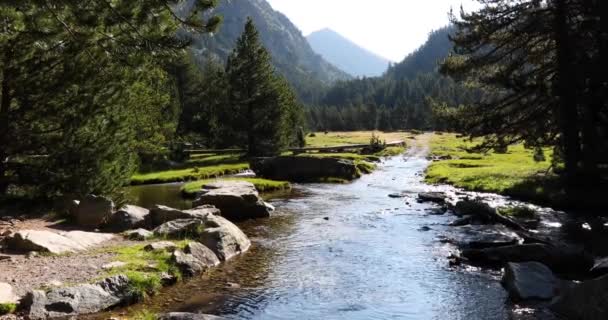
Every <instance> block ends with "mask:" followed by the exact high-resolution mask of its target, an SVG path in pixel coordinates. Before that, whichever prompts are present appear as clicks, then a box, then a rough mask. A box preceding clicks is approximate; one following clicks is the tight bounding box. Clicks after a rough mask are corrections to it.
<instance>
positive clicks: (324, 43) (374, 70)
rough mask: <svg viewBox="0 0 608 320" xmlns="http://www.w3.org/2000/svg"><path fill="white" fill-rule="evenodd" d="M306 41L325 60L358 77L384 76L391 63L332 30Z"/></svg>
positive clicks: (315, 34) (311, 36)
mask: <svg viewBox="0 0 608 320" xmlns="http://www.w3.org/2000/svg"><path fill="white" fill-rule="evenodd" d="M306 39H308V43H310V46H311V47H312V49H313V50H314V51H315V52H316V53H318V54H319V55H321V56H322V57H323V58H324V59H325V60H327V61H329V62H330V63H331V64H333V65H335V66H337V67H339V68H340V69H342V70H344V71H346V72H348V73H349V74H351V75H353V76H356V77H375V76H380V75H382V74H383V73H384V72H385V71H386V70H387V69H388V66H389V63H390V61H389V60H388V59H385V58H383V57H381V56H380V55H378V54H375V53H373V52H371V51H369V50H368V49H365V48H363V47H361V46H360V45H358V44H356V43H354V42H353V41H352V40H350V39H348V38H346V37H345V36H343V35H341V34H340V33H338V32H336V31H335V30H333V29H330V28H323V29H321V30H318V31H315V32H313V33H311V34H309V35H308V36H307V37H306Z"/></svg>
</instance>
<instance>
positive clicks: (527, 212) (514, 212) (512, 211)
mask: <svg viewBox="0 0 608 320" xmlns="http://www.w3.org/2000/svg"><path fill="white" fill-rule="evenodd" d="M498 212H499V213H500V214H502V215H504V216H507V217H513V218H522V219H534V218H536V210H534V209H532V208H530V207H526V206H518V207H502V208H498Z"/></svg>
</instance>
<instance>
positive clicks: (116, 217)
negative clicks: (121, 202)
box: [107, 205, 150, 232]
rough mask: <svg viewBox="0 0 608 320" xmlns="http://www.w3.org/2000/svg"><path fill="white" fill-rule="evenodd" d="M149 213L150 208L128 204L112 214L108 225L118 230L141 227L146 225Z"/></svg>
mask: <svg viewBox="0 0 608 320" xmlns="http://www.w3.org/2000/svg"><path fill="white" fill-rule="evenodd" d="M148 214H150V210H148V209H146V208H142V207H138V206H132V205H126V206H124V207H122V208H120V210H118V211H116V212H115V213H114V214H113V215H112V217H111V218H110V220H109V221H108V223H107V227H108V228H109V229H111V230H114V231H117V232H122V231H126V230H130V229H137V228H141V227H143V226H144V225H145V222H146V217H147V216H148Z"/></svg>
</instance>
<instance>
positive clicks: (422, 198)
mask: <svg viewBox="0 0 608 320" xmlns="http://www.w3.org/2000/svg"><path fill="white" fill-rule="evenodd" d="M447 197H448V196H447V195H446V194H445V193H443V192H421V193H419V194H418V202H433V203H437V204H444V203H445V200H446V199H447Z"/></svg>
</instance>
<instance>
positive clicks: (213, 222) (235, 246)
mask: <svg viewBox="0 0 608 320" xmlns="http://www.w3.org/2000/svg"><path fill="white" fill-rule="evenodd" d="M198 240H199V241H200V243H202V244H203V245H204V246H206V247H207V248H209V249H211V251H213V252H214V253H215V254H216V255H217V257H218V258H219V259H220V260H221V261H226V260H229V259H231V258H232V257H234V256H236V255H238V254H241V253H243V252H245V251H247V250H249V247H250V246H251V241H249V238H247V236H246V235H245V234H244V233H243V231H241V229H239V227H237V226H236V225H234V224H233V223H232V222H230V221H228V220H227V219H225V218H223V217H220V216H214V215H209V216H207V217H206V218H205V228H204V230H203V231H202V232H201V234H200V235H199V238H198Z"/></svg>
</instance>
